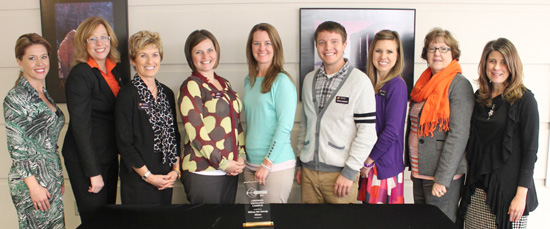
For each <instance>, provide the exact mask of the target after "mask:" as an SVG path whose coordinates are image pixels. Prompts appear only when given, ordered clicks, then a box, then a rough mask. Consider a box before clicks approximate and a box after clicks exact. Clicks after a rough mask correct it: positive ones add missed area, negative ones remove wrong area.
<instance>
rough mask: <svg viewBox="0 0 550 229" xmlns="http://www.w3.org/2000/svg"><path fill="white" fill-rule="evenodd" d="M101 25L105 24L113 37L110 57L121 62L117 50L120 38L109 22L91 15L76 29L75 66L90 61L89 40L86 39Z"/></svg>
mask: <svg viewBox="0 0 550 229" xmlns="http://www.w3.org/2000/svg"><path fill="white" fill-rule="evenodd" d="M99 25H103V26H105V30H107V34H108V35H109V36H110V37H111V41H110V42H111V49H110V51H109V56H108V57H109V59H111V60H112V61H113V62H115V63H118V62H120V53H119V52H118V50H117V47H118V39H117V37H116V35H115V32H114V31H113V28H111V25H109V23H108V22H107V21H106V20H105V19H103V18H101V17H89V18H86V19H85V20H84V21H82V23H80V25H79V26H78V28H77V29H76V34H75V36H74V62H73V66H74V65H76V64H78V63H86V62H87V61H88V58H89V56H88V51H87V50H86V47H87V44H88V42H87V41H86V40H87V39H88V38H90V36H91V35H92V33H93V32H94V31H95V30H96V29H97V27H98V26H99Z"/></svg>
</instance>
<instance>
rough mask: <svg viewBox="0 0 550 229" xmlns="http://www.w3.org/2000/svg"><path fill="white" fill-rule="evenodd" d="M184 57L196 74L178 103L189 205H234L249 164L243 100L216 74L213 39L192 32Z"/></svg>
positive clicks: (201, 32) (216, 46)
mask: <svg viewBox="0 0 550 229" xmlns="http://www.w3.org/2000/svg"><path fill="white" fill-rule="evenodd" d="M185 55H186V58H187V63H188V64H189V67H190V68H191V70H192V71H193V73H192V75H191V76H189V77H188V78H187V79H186V80H185V81H184V82H183V84H182V85H181V88H180V96H179V99H178V104H179V105H180V111H181V116H182V120H183V125H184V126H185V132H186V135H185V138H184V152H183V155H184V156H183V160H182V170H183V173H182V183H183V185H184V186H185V191H186V194H187V199H188V200H189V201H190V202H191V203H192V204H196V203H235V196H236V193H237V182H238V176H237V175H238V174H239V173H242V172H243V169H244V158H245V153H244V134H243V131H242V127H241V124H240V121H239V116H240V113H241V109H242V103H241V100H240V99H239V97H238V96H237V93H236V92H235V91H234V90H233V89H232V88H231V84H230V83H229V81H227V80H226V79H224V78H222V77H220V76H218V75H217V74H216V73H215V72H214V69H215V68H216V67H217V66H218V61H219V58H220V48H219V44H218V42H217V40H216V38H215V37H214V35H212V33H210V32H208V31H206V30H196V31H194V32H192V33H191V34H190V35H189V37H188V38H187V41H186V42H185Z"/></svg>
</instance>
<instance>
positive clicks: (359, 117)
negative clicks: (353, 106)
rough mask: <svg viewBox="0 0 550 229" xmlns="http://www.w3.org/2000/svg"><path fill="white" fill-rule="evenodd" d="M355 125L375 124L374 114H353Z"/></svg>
mask: <svg viewBox="0 0 550 229" xmlns="http://www.w3.org/2000/svg"><path fill="white" fill-rule="evenodd" d="M353 119H354V120H355V123H376V112H369V113H354V114H353Z"/></svg>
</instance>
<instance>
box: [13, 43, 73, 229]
mask: <svg viewBox="0 0 550 229" xmlns="http://www.w3.org/2000/svg"><path fill="white" fill-rule="evenodd" d="M50 52H51V48H50V44H49V43H48V41H46V40H45V39H44V38H43V37H41V36H40V35H38V34H36V33H30V34H24V35H22V36H21V37H19V39H17V43H16V45H15V57H16V58H17V64H18V65H19V68H20V70H21V72H20V73H19V78H18V79H17V82H16V83H15V87H13V88H12V89H11V90H10V91H9V92H8V95H6V98H5V99H4V118H5V119H6V136H7V142H8V151H9V152H10V156H11V159H12V166H11V169H10V172H9V174H8V180H9V186H10V192H11V197H12V200H13V203H14V205H15V208H16V209H17V215H18V218H19V227H20V228H65V221H64V217H63V192H64V190H65V189H64V186H63V173H62V168H61V162H60V160H59V154H58V152H57V149H58V146H57V139H58V137H59V132H60V131H61V128H62V127H63V124H64V123H65V117H64V116H63V112H61V110H60V109H59V108H58V107H57V106H56V105H55V103H54V101H53V99H52V98H51V97H50V96H49V95H48V91H47V90H46V89H45V88H44V78H45V77H46V74H48V70H49V69H50Z"/></svg>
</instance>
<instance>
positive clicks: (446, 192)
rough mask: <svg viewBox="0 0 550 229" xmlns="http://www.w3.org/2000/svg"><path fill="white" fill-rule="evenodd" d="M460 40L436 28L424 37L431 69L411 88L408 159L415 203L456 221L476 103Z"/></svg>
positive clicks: (406, 152)
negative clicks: (463, 66)
mask: <svg viewBox="0 0 550 229" xmlns="http://www.w3.org/2000/svg"><path fill="white" fill-rule="evenodd" d="M459 57H460V49H459V48H458V42H457V41H456V40H455V39H454V37H453V36H452V35H451V33H450V32H449V31H447V30H442V29H440V28H434V29H432V31H430V32H429V33H428V34H427V35H426V38H425V39H424V48H423V49H422V59H424V60H426V61H427V62H428V68H427V69H426V70H425V71H424V72H423V73H422V75H421V76H420V78H419V79H418V81H417V82H416V85H415V86H414V88H413V90H412V92H411V103H410V110H409V119H408V123H407V132H406V133H407V137H406V138H405V140H406V141H407V144H405V154H406V156H405V163H406V165H407V166H410V168H411V171H412V173H411V176H412V177H411V180H412V181H413V194H414V203H416V204H431V205H435V206H437V207H438V208H439V209H441V211H443V213H445V215H447V216H448V217H449V218H450V219H451V220H452V221H455V220H456V213H457V209H458V201H459V198H460V192H461V188H462V184H463V182H464V173H466V159H465V148H466V144H467V142H468V135H469V130H470V118H471V115H472V110H473V107H474V93H473V89H472V85H471V84H470V82H469V81H468V79H466V78H465V77H464V76H463V75H462V69H461V67H460V64H459V63H458V59H459Z"/></svg>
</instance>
